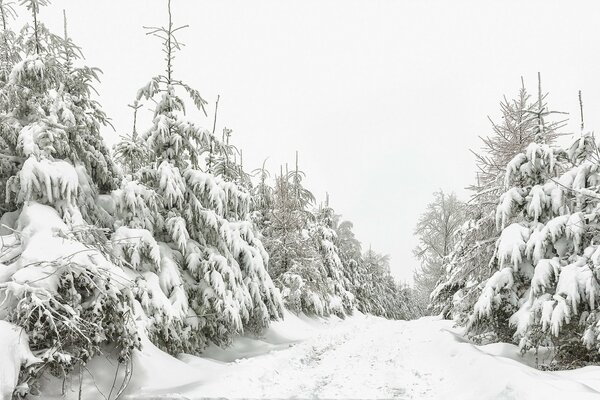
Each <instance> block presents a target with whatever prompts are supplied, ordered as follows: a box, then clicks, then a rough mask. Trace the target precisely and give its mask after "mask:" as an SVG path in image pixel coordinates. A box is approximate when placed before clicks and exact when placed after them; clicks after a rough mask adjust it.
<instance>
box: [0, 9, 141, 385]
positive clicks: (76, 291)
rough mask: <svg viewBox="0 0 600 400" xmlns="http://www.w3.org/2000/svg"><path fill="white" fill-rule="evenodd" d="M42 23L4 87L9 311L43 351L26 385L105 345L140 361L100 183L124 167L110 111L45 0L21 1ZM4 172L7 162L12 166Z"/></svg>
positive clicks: (34, 27) (1, 263)
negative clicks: (51, 25)
mask: <svg viewBox="0 0 600 400" xmlns="http://www.w3.org/2000/svg"><path fill="white" fill-rule="evenodd" d="M21 4H22V5H24V6H25V7H26V9H27V10H28V11H29V12H30V13H31V17H32V21H33V23H32V24H30V25H27V26H26V27H25V28H24V29H23V30H22V31H21V35H20V37H19V38H18V40H17V41H15V43H20V44H22V47H14V48H12V49H11V51H12V52H14V53H17V52H18V57H15V58H14V59H13V61H14V60H16V59H20V61H18V62H16V63H15V64H14V65H13V66H12V68H11V71H10V74H9V75H8V78H7V80H6V81H5V82H3V85H2V87H1V88H0V99H2V100H1V101H2V104H1V106H0V126H1V129H2V135H1V136H2V138H3V140H4V145H5V146H7V148H8V149H10V151H11V154H12V156H11V158H10V159H9V161H10V162H12V163H14V166H13V168H12V169H11V170H10V176H9V177H8V179H7V183H6V186H5V187H4V188H3V189H5V190H6V192H5V197H4V199H5V204H4V205H3V206H2V207H3V209H4V210H6V209H8V210H10V212H5V213H3V215H2V217H1V218H0V221H2V224H3V225H6V226H8V228H9V230H8V231H6V230H3V232H1V234H3V236H2V240H1V245H0V299H2V301H1V302H0V319H2V320H6V321H8V322H10V323H13V324H15V325H18V326H20V327H22V328H23V329H24V330H25V332H27V334H28V337H29V345H30V348H31V350H32V351H33V354H35V356H36V357H37V359H36V361H37V363H36V364H35V366H31V367H29V368H27V369H24V370H23V371H22V375H21V377H20V382H21V384H20V386H19V387H18V388H17V391H18V393H20V394H24V393H27V392H28V391H29V390H30V389H31V384H32V383H35V382H36V381H37V379H38V378H39V376H40V375H41V374H42V373H44V372H48V371H49V372H51V373H53V374H56V375H58V376H61V377H65V376H66V375H67V374H68V373H69V372H70V371H73V370H74V369H79V370H81V368H83V366H84V365H85V364H86V362H87V361H88V360H89V359H90V358H91V357H93V356H94V355H95V354H98V353H100V352H101V350H102V348H103V346H105V345H111V346H115V347H116V348H117V349H118V353H119V360H120V361H127V360H129V359H130V357H131V354H132V351H133V349H134V348H136V347H139V338H138V335H137V328H136V325H135V320H134V319H135V317H134V313H133V296H132V291H131V289H130V286H129V284H130V278H129V276H128V275H127V272H126V271H125V270H124V269H123V268H121V266H120V264H119V261H118V260H116V259H114V258H112V252H111V249H110V243H109V242H108V241H107V238H106V235H105V232H104V230H102V229H99V228H98V227H97V226H96V225H94V224H99V223H106V222H108V220H109V218H108V215H107V214H106V212H104V211H103V210H102V209H101V208H100V207H98V206H97V205H96V198H97V195H98V193H99V192H100V191H101V190H103V189H109V188H111V186H112V185H113V182H114V180H115V177H116V174H115V172H114V170H113V164H112V162H111V160H110V157H109V154H108V151H107V149H106V147H105V145H104V143H103V142H102V138H101V136H100V127H101V126H102V125H103V123H105V122H106V117H105V115H104V113H103V112H102V110H101V108H100V105H99V104H98V103H97V102H96V101H95V100H93V98H92V97H91V96H92V92H93V86H92V82H93V81H94V80H95V79H96V78H97V72H96V70H95V69H93V68H89V67H85V66H79V65H78V63H79V59H80V54H81V53H80V51H79V49H78V48H77V47H76V46H75V45H74V44H73V42H72V41H71V40H70V39H69V38H68V37H67V36H65V37H60V36H57V35H54V34H52V33H50V32H49V31H48V30H47V29H46V28H45V27H44V26H43V24H41V23H40V22H39V21H38V15H39V9H40V7H41V6H45V5H47V4H48V2H47V1H45V0H23V1H21ZM3 172H4V171H3Z"/></svg>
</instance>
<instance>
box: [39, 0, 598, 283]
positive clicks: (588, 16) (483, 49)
mask: <svg viewBox="0 0 600 400" xmlns="http://www.w3.org/2000/svg"><path fill="white" fill-rule="evenodd" d="M63 8H66V10H67V15H68V17H69V31H70V36H71V37H73V39H74V40H75V42H76V43H77V44H79V45H81V46H82V47H83V50H84V53H85V55H86V58H87V62H88V64H89V65H93V66H97V67H100V68H101V69H102V70H103V71H104V75H103V78H102V83H101V84H100V85H98V89H99V91H100V95H101V102H102V105H103V106H104V109H105V111H106V112H107V113H108V114H109V115H110V117H112V119H113V122H114V125H115V127H116V128H117V131H118V133H129V131H130V125H131V114H130V109H128V108H127V104H128V103H130V102H131V101H132V99H133V98H134V96H135V93H136V91H137V89H139V88H140V87H141V86H143V85H144V84H145V83H146V82H147V81H148V80H149V78H151V77H152V76H154V75H157V74H158V73H159V72H160V71H161V70H162V69H163V67H164V65H163V64H164V63H163V61H162V54H161V53H160V44H159V42H158V41H157V40H156V39H151V38H148V37H146V36H145V32H144V30H143V29H142V25H161V24H164V23H165V22H166V14H165V10H166V0H103V1H98V0H94V1H92V0H77V1H73V0H71V1H69V0H54V1H53V4H52V6H51V7H48V8H45V9H44V10H43V11H42V20H43V21H44V22H45V23H46V24H47V25H49V26H50V27H51V28H54V29H55V30H58V32H62V9H63ZM173 13H174V17H175V21H176V23H177V24H189V25H190V28H189V29H187V30H184V31H182V32H181V34H180V35H179V37H180V39H181V40H182V41H183V42H185V43H186V47H185V48H184V49H183V51H182V52H181V53H180V54H179V55H178V57H177V59H176V60H175V74H176V78H179V79H182V80H184V81H186V82H188V83H189V84H190V85H192V86H193V87H195V88H197V89H198V90H199V91H200V92H201V93H202V95H203V97H204V98H205V99H207V100H208V101H209V102H210V103H211V108H210V110H209V113H211V112H212V107H213V104H214V101H215V99H216V97H217V95H218V94H220V95H221V102H220V105H219V124H218V129H220V128H222V127H223V126H227V127H229V128H232V129H233V130H234V133H233V142H234V144H236V145H237V146H239V147H241V148H243V150H244V164H245V165H246V166H247V167H248V168H247V169H254V168H256V167H258V166H260V164H261V163H262V161H263V159H265V158H267V157H269V159H268V161H267V167H269V168H271V169H272V170H278V169H279V166H280V164H282V163H285V162H290V164H292V163H293V158H294V152H295V151H296V150H298V151H299V152H300V167H301V169H302V170H304V171H305V172H306V173H307V175H308V181H307V182H308V185H309V188H310V189H312V190H313V192H314V193H315V195H316V196H317V198H320V199H323V198H324V197H325V192H329V194H330V198H331V204H332V206H333V207H334V208H335V209H336V211H337V212H339V213H341V214H343V215H344V217H345V218H347V219H350V220H351V221H353V222H354V224H355V231H356V233H357V235H358V237H359V239H361V240H362V242H363V243H364V245H365V246H367V247H368V245H369V244H372V247H373V249H375V250H377V251H380V252H382V253H387V254H390V255H391V257H392V269H393V272H394V274H395V275H396V276H397V277H399V278H400V279H407V278H408V277H410V276H411V275H412V270H413V268H414V266H415V264H416V262H415V260H414V258H413V256H412V252H411V249H412V248H413V247H414V246H415V244H416V242H415V239H414V238H413V229H414V226H415V223H416V220H417V218H418V215H419V213H420V212H421V211H422V210H423V209H424V207H425V205H426V203H427V202H428V201H429V200H430V199H431V194H432V193H433V192H434V191H436V190H438V189H443V190H445V191H448V192H450V191H455V192H457V194H458V195H459V196H460V197H462V198H467V196H468V193H467V192H466V191H465V190H464V189H463V188H464V187H465V186H467V185H469V184H470V183H471V182H472V180H473V177H474V160H473V157H472V155H471V154H470V153H469V148H474V149H477V148H478V147H479V145H480V143H479V139H478V136H479V135H487V134H488V133H489V132H490V124H489V122H488V121H487V116H488V115H490V116H491V117H493V118H496V117H497V116H498V103H499V101H500V99H501V98H502V96H503V95H504V94H506V95H508V96H513V95H515V94H516V93H517V91H518V88H519V86H520V77H521V76H524V78H525V80H526V85H527V86H528V87H529V88H530V89H531V90H532V91H535V89H536V85H537V82H536V74H537V71H541V72H542V79H543V86H544V89H545V90H547V91H549V92H550V97H549V103H550V106H551V108H553V109H560V110H562V111H568V112H570V113H571V114H572V115H573V116H574V117H575V118H574V121H573V123H572V124H571V125H570V129H571V130H572V131H576V132H578V128H577V121H576V120H577V118H578V117H577V114H578V105H577V91H578V90H579V89H582V90H583V96H584V103H585V110H586V124H587V126H588V127H590V128H591V129H593V128H597V127H598V126H600V125H599V122H600V121H598V117H597V115H598V110H600V87H599V83H600V78H599V76H600V65H599V64H600V56H599V51H600V46H599V41H600V32H599V31H598V16H599V15H600V2H598V1H588V2H583V1H548V0H545V1H527V2H525V1H506V0H504V1H494V2H491V1H487V2H483V1H479V0H477V1H452V2H450V1H445V0H440V1H421V0H419V1H416V0H415V1H383V0H364V1H349V0H344V1H322V0H318V1H307V0H303V1H293V2H292V1H283V0H273V1H227V0H219V1H216V0H215V1H204V0H202V1H200V0H173ZM199 122H200V123H201V124H204V126H206V127H211V126H212V121H211V120H210V118H208V119H206V118H205V119H201V120H200V121H199ZM139 129H140V130H143V129H145V127H144V126H139ZM105 134H106V138H107V140H108V141H109V143H111V144H112V143H114V142H115V140H116V139H115V138H116V137H117V135H116V134H115V133H113V132H111V131H110V130H109V129H107V130H106V132H105Z"/></svg>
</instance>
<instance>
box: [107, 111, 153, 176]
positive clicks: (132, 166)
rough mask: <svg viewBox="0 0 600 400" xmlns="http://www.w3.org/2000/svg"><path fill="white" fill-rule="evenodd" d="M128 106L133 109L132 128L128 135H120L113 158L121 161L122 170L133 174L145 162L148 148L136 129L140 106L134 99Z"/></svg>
mask: <svg viewBox="0 0 600 400" xmlns="http://www.w3.org/2000/svg"><path fill="white" fill-rule="evenodd" d="M128 107H130V108H131V109H133V129H132V130H131V133H130V134H128V135H123V136H121V140H120V141H119V142H118V143H117V144H116V145H115V147H114V156H115V159H116V160H117V161H118V162H120V163H121V165H122V167H123V171H124V172H125V173H128V174H130V175H132V176H133V175H134V174H135V173H136V172H137V171H139V170H140V168H141V167H142V165H144V164H145V163H146V160H147V158H148V157H149V155H148V148H147V147H146V142H144V141H143V140H142V138H141V137H140V135H139V134H138V131H137V113H138V110H139V109H140V108H141V107H142V106H141V104H139V102H138V101H137V100H136V101H134V102H133V104H129V105H128Z"/></svg>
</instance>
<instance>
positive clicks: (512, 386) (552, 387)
mask: <svg viewBox="0 0 600 400" xmlns="http://www.w3.org/2000/svg"><path fill="white" fill-rule="evenodd" d="M490 353H491V354H490ZM504 356H510V357H513V358H516V359H520V356H519V355H518V352H517V350H516V348H514V347H513V346H510V345H492V346H486V347H483V348H479V347H476V346H473V345H471V344H469V343H466V342H465V341H464V340H462V339H461V338H460V336H458V335H456V334H455V333H453V332H452V331H451V323H449V322H448V321H438V320H436V319H433V318H429V319H421V320H418V321H410V322H406V321H388V320H385V319H381V318H375V317H369V316H363V317H358V318H351V319H349V320H348V321H343V322H332V324H331V326H330V327H328V328H325V329H323V330H322V331H321V332H319V333H318V334H316V335H315V336H313V337H312V338H310V339H308V340H306V341H304V342H302V343H299V344H296V345H294V346H293V347H291V348H289V349H286V350H282V351H275V352H272V353H270V354H267V355H264V356H261V357H255V358H250V359H243V360H240V361H238V362H237V363H235V364H234V365H230V366H229V367H228V369H227V372H226V373H225V374H223V375H222V376H220V377H219V378H218V379H216V380H214V381H212V382H211V383H210V384H208V385H205V386H203V387H202V388H201V390H199V392H198V393H197V394H201V395H203V396H209V397H221V396H224V397H229V398H232V397H234V398H242V397H250V398H265V397H266V398H344V399H350V398H354V399H356V398H361V399H364V398H400V399H461V400H463V399H478V400H480V399H535V398H544V399H549V398H557V397H555V396H556V395H557V394H559V393H560V392H563V391H565V393H563V394H565V395H567V393H566V392H568V395H569V396H570V398H576V399H584V398H590V399H591V398H600V393H599V392H597V391H596V390H594V389H593V388H592V387H590V386H588V385H589V384H592V385H595V386H596V388H597V389H598V388H600V374H599V372H600V370H599V369H598V368H592V370H594V371H587V375H589V376H593V374H594V373H595V374H596V375H597V376H596V377H594V378H593V380H590V381H589V382H587V384H588V385H586V384H584V383H580V382H575V381H573V380H571V379H569V377H568V375H569V374H566V375H564V373H561V374H555V373H544V372H540V371H537V370H534V369H532V368H530V367H528V366H525V365H523V364H522V362H519V361H515V360H513V359H511V358H508V357H504ZM521 361H523V360H521ZM584 371H585V370H584ZM571 375H574V374H573V373H571ZM575 375H576V376H577V378H578V379H579V380H583V381H585V379H584V378H585V374H581V373H580V374H575ZM199 389H200V388H199Z"/></svg>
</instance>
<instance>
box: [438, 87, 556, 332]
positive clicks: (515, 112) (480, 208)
mask: <svg viewBox="0 0 600 400" xmlns="http://www.w3.org/2000/svg"><path fill="white" fill-rule="evenodd" d="M546 98H547V95H543V94H542V91H541V85H539V86H538V96H537V99H535V100H533V99H532V98H531V96H530V95H529V94H528V92H527V90H526V89H525V86H524V84H523V82H522V86H521V89H520V91H519V94H518V96H517V97H516V99H514V100H507V99H506V98H505V99H504V100H503V101H502V102H501V104H500V109H501V119H500V121H499V122H492V134H491V135H490V136H488V137H486V138H482V141H483V148H482V149H481V151H480V152H477V153H475V155H476V161H477V169H478V172H477V181H476V183H475V184H474V185H472V186H471V187H470V189H471V190H472V191H473V195H472V197H471V199H470V200H469V202H468V203H467V204H466V216H467V222H465V224H464V225H463V226H462V227H461V228H460V229H459V230H458V232H457V233H456V238H455V240H456V245H455V247H454V249H452V252H451V253H450V255H449V256H448V257H447V259H446V261H445V268H444V269H445V277H444V278H443V279H442V280H441V282H440V283H439V285H438V286H437V287H436V289H435V290H434V291H433V293H432V296H431V305H432V307H433V310H434V312H443V313H444V314H445V315H450V314H451V315H452V316H453V317H454V318H455V319H456V320H457V321H458V322H459V323H460V324H466V323H467V320H468V318H469V315H470V313H471V310H472V308H473V305H474V303H475V301H476V300H477V296H478V295H479V291H480V290H481V288H480V283H481V282H484V281H485V280H486V279H488V278H489V277H490V276H491V274H493V273H494V271H495V270H496V268H497V266H496V264H495V260H494V257H493V255H494V252H495V248H496V242H497V240H498V237H499V232H498V231H497V228H496V223H495V213H496V204H497V201H498V198H499V197H500V195H501V194H502V193H503V191H504V182H505V175H506V165H507V163H508V162H509V161H510V160H512V158H513V157H514V156H515V155H517V154H519V153H522V152H524V151H525V150H526V148H527V146H528V145H529V144H530V143H531V142H537V143H546V144H552V143H553V142H554V140H555V139H556V137H558V136H559V133H558V130H559V129H560V128H561V127H562V126H563V122H562V121H558V122H554V121H551V120H550V119H549V116H551V115H552V114H555V112H552V111H549V109H548V106H547V103H546Z"/></svg>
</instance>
